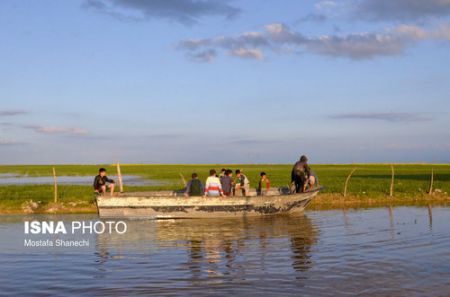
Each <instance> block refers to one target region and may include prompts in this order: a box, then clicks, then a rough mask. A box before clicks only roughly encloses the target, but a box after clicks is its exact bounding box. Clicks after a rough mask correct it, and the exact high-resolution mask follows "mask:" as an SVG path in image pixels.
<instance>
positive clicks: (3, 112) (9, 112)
mask: <svg viewBox="0 0 450 297" xmlns="http://www.w3.org/2000/svg"><path fill="white" fill-rule="evenodd" d="M27 113H28V111H26V110H19V109H16V110H0V117H9V116H17V115H23V114H27Z"/></svg>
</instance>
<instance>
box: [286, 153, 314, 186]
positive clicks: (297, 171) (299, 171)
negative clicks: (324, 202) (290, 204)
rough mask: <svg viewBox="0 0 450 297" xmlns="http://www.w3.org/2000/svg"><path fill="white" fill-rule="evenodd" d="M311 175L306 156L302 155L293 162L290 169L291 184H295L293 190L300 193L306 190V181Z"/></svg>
mask: <svg viewBox="0 0 450 297" xmlns="http://www.w3.org/2000/svg"><path fill="white" fill-rule="evenodd" d="M310 176H311V168H309V165H308V158H307V157H306V156H305V155H303V156H301V157H300V160H299V161H297V162H296V163H295V164H294V167H292V171H291V184H292V183H294V184H295V192H296V193H301V192H304V191H305V190H306V185H307V181H308V180H309V177H310Z"/></svg>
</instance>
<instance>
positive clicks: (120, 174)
mask: <svg viewBox="0 0 450 297" xmlns="http://www.w3.org/2000/svg"><path fill="white" fill-rule="evenodd" d="M117 178H118V179H119V191H120V193H123V182H122V172H121V171H120V164H119V162H117Z"/></svg>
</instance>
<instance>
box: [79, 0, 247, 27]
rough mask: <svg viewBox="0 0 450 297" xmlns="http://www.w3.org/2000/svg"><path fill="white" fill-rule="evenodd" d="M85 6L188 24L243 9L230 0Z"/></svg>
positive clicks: (119, 0)
mask: <svg viewBox="0 0 450 297" xmlns="http://www.w3.org/2000/svg"><path fill="white" fill-rule="evenodd" d="M83 7H84V8H87V9H90V10H94V11H96V12H100V13H104V14H107V15H110V16H113V17H115V18H117V19H119V20H122V21H144V20H149V19H153V18H163V19H167V20H171V21H175V22H178V23H182V24H185V25H192V24H196V23H198V22H199V20H200V19H201V18H203V17H208V16H221V17H225V18H226V19H231V18H234V17H236V16H237V15H238V14H239V11H240V10H239V9H238V8H236V7H234V6H231V5H230V4H229V1H218V0H202V1H200V0H149V1H147V0H86V1H85V2H84V3H83Z"/></svg>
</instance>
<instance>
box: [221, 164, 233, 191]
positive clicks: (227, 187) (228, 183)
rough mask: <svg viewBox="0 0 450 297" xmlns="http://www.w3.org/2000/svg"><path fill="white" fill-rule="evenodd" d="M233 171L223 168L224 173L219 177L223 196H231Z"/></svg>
mask: <svg viewBox="0 0 450 297" xmlns="http://www.w3.org/2000/svg"><path fill="white" fill-rule="evenodd" d="M232 175H233V171H231V169H227V170H225V175H224V176H223V177H222V178H221V179H220V183H221V184H222V190H223V194H224V195H225V196H227V197H228V196H231V194H232V191H233V178H232Z"/></svg>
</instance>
